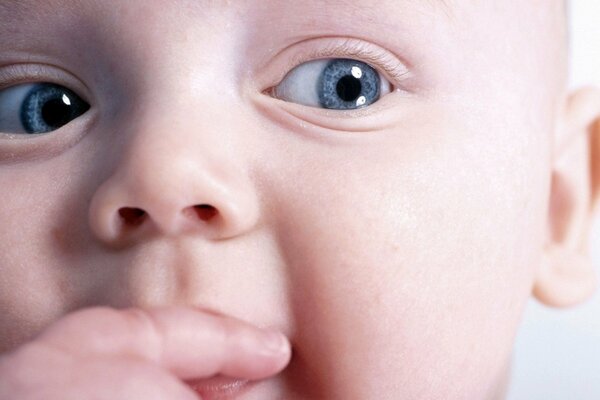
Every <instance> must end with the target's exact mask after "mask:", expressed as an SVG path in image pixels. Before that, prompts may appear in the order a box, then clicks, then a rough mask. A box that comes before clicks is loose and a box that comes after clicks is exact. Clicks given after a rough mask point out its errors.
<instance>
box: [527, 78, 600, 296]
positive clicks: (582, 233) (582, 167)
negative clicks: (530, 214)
mask: <svg viewBox="0 0 600 400" xmlns="http://www.w3.org/2000/svg"><path fill="white" fill-rule="evenodd" d="M599 117H600V92H599V91H598V90H596V89H593V88H586V89H583V90H580V91H577V92H576V93H574V94H573V95H572V96H571V97H570V98H569V100H568V102H567V104H566V105H565V113H564V116H563V119H562V123H561V124H560V125H561V128H560V130H559V132H557V135H556V138H555V141H554V152H553V154H554V157H553V161H552V163H553V165H552V185H551V189H550V199H549V211H548V235H547V243H546V245H545V248H544V249H543V253H542V263H541V265H540V266H539V269H538V272H537V275H536V279H535V283H534V287H533V295H534V296H535V297H536V298H537V299H538V300H539V301H540V302H542V303H544V304H546V305H549V306H553V307H568V306H573V305H576V304H578V303H581V302H583V301H585V300H586V299H588V298H589V297H590V296H591V295H592V294H593V293H594V291H595V289H596V276H595V271H594V266H593V264H592V261H591V258H590V256H589V255H588V253H589V251H588V249H587V243H588V238H589V233H590V227H591V223H592V216H593V215H592V209H593V205H594V203H595V202H597V198H598V190H599V186H600V185H599V182H598V179H599V176H600V160H599V157H600V148H599V147H598V145H599V143H598V140H599V139H598V133H597V132H596V127H597V126H598V125H597V121H598V118H599Z"/></svg>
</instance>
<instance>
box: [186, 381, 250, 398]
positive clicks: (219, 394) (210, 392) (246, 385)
mask: <svg viewBox="0 0 600 400" xmlns="http://www.w3.org/2000/svg"><path fill="white" fill-rule="evenodd" d="M186 383H187V385H188V386H189V387H191V388H192V389H193V390H194V391H195V392H196V393H198V394H199V395H200V398H202V400H234V399H237V398H239V396H241V395H242V394H244V393H246V392H247V391H248V390H250V388H251V387H252V386H254V385H255V384H256V382H253V381H249V380H240V379H235V378H228V377H225V376H216V377H214V378H210V379H199V380H196V381H187V382H186Z"/></svg>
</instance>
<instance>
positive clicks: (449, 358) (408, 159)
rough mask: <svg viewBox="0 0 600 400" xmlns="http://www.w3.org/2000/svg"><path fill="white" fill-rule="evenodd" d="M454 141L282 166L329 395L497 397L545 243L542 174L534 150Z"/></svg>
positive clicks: (443, 126) (293, 261)
mask: <svg viewBox="0 0 600 400" xmlns="http://www.w3.org/2000/svg"><path fill="white" fill-rule="evenodd" d="M454 126H458V125H457V124H455V125H454ZM449 127H450V128H449ZM451 127H452V124H450V123H449V121H444V123H440V124H439V125H438V126H434V125H431V126H430V131H429V132H428V131H426V130H425V131H423V130H418V131H415V134H414V135H412V134H407V133H406V132H404V133H401V132H395V133H394V134H390V135H389V136H383V137H379V138H375V137H374V138H373V139H372V141H371V142H368V141H367V142H368V143H367V144H363V145H361V146H356V147H355V148H352V147H345V148H343V149H341V148H338V149H335V148H313V147H311V146H309V147H311V148H306V152H302V155H299V156H297V157H295V158H293V159H294V160H295V161H293V162H289V160H290V158H289V157H288V158H286V160H287V162H286V163H285V164H284V163H282V164H281V165H279V167H280V168H282V170H283V171H284V172H281V176H286V177H288V179H286V181H285V182H284V181H281V182H277V184H274V185H273V190H277V189H275V188H277V187H279V188H280V189H284V191H283V192H279V193H278V194H274V195H273V196H272V197H273V198H277V199H278V201H277V202H276V203H274V204H273V205H272V208H271V209H272V210H274V215H279V216H281V219H279V220H278V223H277V226H278V229H279V232H278V237H279V238H280V240H281V248H282V251H283V252H284V254H285V255H286V257H287V258H288V260H287V261H288V265H289V268H290V275H291V277H290V282H292V284H291V289H290V291H291V293H292V296H293V298H294V304H295V308H294V312H295V317H296V322H297V326H296V340H297V341H298V349H299V351H303V352H304V354H302V356H301V357H299V359H300V360H303V362H304V363H305V365H304V368H306V369H307V370H311V369H316V370H318V372H317V373H315V376H319V377H320V378H319V379H320V381H321V382H322V387H321V388H320V389H321V390H326V389H324V388H326V387H334V388H335V393H336V395H337V396H339V395H340V392H339V391H340V390H348V392H347V393H345V395H346V397H347V398H348V397H353V396H354V397H355V396H356V394H357V393H362V395H363V396H362V398H367V397H371V398H373V395H374V393H376V392H378V391H380V393H381V395H382V396H383V393H386V392H387V393H391V392H392V390H395V391H396V393H403V394H404V393H406V394H407V395H408V394H413V395H419V396H420V398H435V393H440V392H441V391H440V388H444V391H445V392H446V393H450V392H451V391H452V390H453V389H452V388H451V387H449V386H448V384H449V383H450V382H452V383H453V385H455V386H453V387H455V390H457V395H458V393H460V392H459V391H460V390H462V393H463V395H464V393H465V390H466V393H472V394H473V397H472V398H483V393H480V392H478V390H484V389H482V388H476V387H471V388H469V387H468V385H469V383H465V382H463V381H464V380H465V376H468V377H469V381H470V382H471V385H473V384H474V383H473V382H479V385H480V386H481V387H485V386H486V385H487V386H488V387H489V386H490V385H492V384H493V383H492V382H490V380H492V379H494V378H495V377H496V376H497V375H498V374H500V373H501V371H500V368H501V367H504V366H505V365H506V362H507V357H508V352H509V351H510V348H511V346H512V340H513V336H514V332H515V329H516V325H517V323H518V320H519V318H520V313H521V310H522V308H523V306H524V303H525V301H526V299H527V297H528V294H529V292H530V288H531V284H532V273H533V267H534V265H535V263H536V260H537V256H538V254H537V252H536V250H537V249H539V248H540V247H539V246H540V240H541V237H542V232H543V231H542V228H543V223H544V217H545V213H544V212H543V207H540V206H539V205H540V204H543V203H544V198H543V193H545V190H544V185H545V182H544V180H543V179H540V177H541V175H540V174H541V171H542V170H543V165H542V164H539V165H533V164H532V163H531V161H530V160H528V159H526V158H525V157H523V158H520V156H519V154H532V153H531V150H532V149H533V148H535V147H536V146H537V144H535V143H533V142H534V141H532V142H528V143H527V144H526V145H524V144H522V143H521V142H520V141H519V140H518V139H515V138H513V139H514V141H513V142H512V143H511V142H510V140H493V139H492V140H490V137H491V136H493V133H487V132H486V134H485V135H482V134H481V133H478V134H477V135H475V134H469V133H468V131H467V130H466V129H465V128H462V131H461V129H459V128H457V129H456V131H455V132H453V131H452V129H451ZM417 132H418V135H419V136H417ZM440 132H442V134H440ZM457 132H460V134H459V133H457ZM459 136H460V137H459ZM402 137H404V139H403V140H402V143H401V140H400V139H399V138H402ZM416 137H421V138H429V139H431V141H429V140H422V139H415V138H416ZM498 137H500V136H498ZM524 146H531V148H525V147H524ZM515 148H521V150H522V151H521V150H519V151H515ZM299 154H300V151H299ZM289 177H291V179H290V178H289ZM289 182H293V185H290V183H289ZM492 343H493V345H490V344H492ZM356 376H360V377H361V378H360V380H359V381H360V387H356V385H357V384H358V380H356V381H355V380H354V379H353V378H352V377H356ZM385 377H389V378H390V379H385ZM392 377H393V379H391V378H392ZM477 378H480V379H477ZM332 382H333V385H331V383H332ZM353 382H356V385H355V384H353ZM475 384H476V383H475ZM456 385H458V386H461V385H462V386H463V387H462V389H458V386H456ZM464 385H466V386H467V387H466V388H465V387H464ZM342 388H346V389H342ZM400 388H401V390H400ZM428 388H430V389H428ZM428 390H433V391H432V392H428ZM425 393H426V394H427V395H424V394H425ZM331 395H332V396H333V392H332V393H331ZM343 397H344V396H343V395H342V397H341V398H343ZM375 397H377V396H375ZM379 398H383V397H379ZM448 398H452V397H451V396H449V397H448Z"/></svg>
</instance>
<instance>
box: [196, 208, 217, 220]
mask: <svg viewBox="0 0 600 400" xmlns="http://www.w3.org/2000/svg"><path fill="white" fill-rule="evenodd" d="M194 211H195V212H196V215H198V218H200V219H201V220H202V221H209V220H210V219H212V218H213V217H214V216H215V215H217V214H218V211H217V209H216V208H214V207H213V206H211V205H208V204H200V205H197V206H194Z"/></svg>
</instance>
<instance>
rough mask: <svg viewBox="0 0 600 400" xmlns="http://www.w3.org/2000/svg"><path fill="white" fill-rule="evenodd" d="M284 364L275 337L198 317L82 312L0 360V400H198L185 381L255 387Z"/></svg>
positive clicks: (179, 310)
mask: <svg viewBox="0 0 600 400" xmlns="http://www.w3.org/2000/svg"><path fill="white" fill-rule="evenodd" d="M290 356H291V350H290V344H289V342H288V341H287V339H286V338H285V336H283V335H282V334H280V333H276V332H268V331H264V330H261V329H259V328H256V327H253V326H251V325H249V324H247V323H244V322H241V321H238V320H234V319H233V318H229V317H225V316H220V315H215V314H212V313H209V312H206V311H201V310H195V309H191V308H184V307H171V308H164V309H154V310H141V309H128V310H115V309H111V308H104V307H98V308H90V309H85V310H81V311H77V312H74V313H72V314H69V315H67V316H65V317H64V318H62V319H61V320H59V321H57V322H56V323H54V324H53V325H51V326H50V327H49V328H47V329H46V330H45V331H43V332H42V333H41V334H40V335H39V336H38V337H37V338H35V339H34V340H33V341H31V342H29V343H27V344H25V345H23V346H21V347H19V348H17V349H16V350H14V351H12V352H11V353H8V354H6V355H4V356H2V357H0V400H14V399H19V400H34V399H36V400H37V399H44V400H59V399H60V400H70V399H73V400H81V399H92V398H93V399H99V400H100V399H102V400H104V399H106V400H109V399H110V400H131V399H145V400H171V399H180V400H198V398H199V397H198V394H196V393H195V392H194V391H193V390H192V389H191V388H190V387H189V386H188V385H186V384H185V383H184V381H185V380H197V379H201V378H209V377H211V376H214V375H217V374H221V375H226V376H229V377H233V378H240V379H249V380H256V379H263V378H267V377H269V376H272V375H275V374H277V373H278V372H280V371H281V370H282V369H283V368H284V367H285V366H286V365H287V363H288V362H289V360H290Z"/></svg>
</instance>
